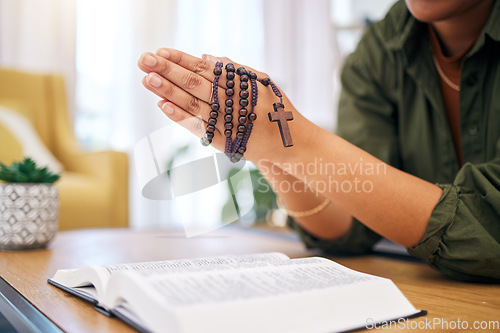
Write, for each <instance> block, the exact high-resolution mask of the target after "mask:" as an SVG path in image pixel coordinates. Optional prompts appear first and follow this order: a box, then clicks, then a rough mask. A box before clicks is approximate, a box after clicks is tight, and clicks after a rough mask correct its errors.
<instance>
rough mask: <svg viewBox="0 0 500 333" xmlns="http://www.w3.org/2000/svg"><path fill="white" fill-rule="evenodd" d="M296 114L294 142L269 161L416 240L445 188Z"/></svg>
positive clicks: (386, 232) (376, 224)
mask: <svg viewBox="0 0 500 333" xmlns="http://www.w3.org/2000/svg"><path fill="white" fill-rule="evenodd" d="M297 120H298V121H297V122H296V123H295V124H294V127H293V128H292V130H293V132H292V134H293V135H294V143H295V146H294V147H293V148H287V149H288V150H287V149H283V151H282V153H279V154H274V155H273V158H272V159H270V162H271V163H274V164H277V165H278V166H280V168H281V169H283V170H285V171H287V172H288V173H290V174H292V175H294V176H295V177H297V178H298V179H300V180H302V181H304V182H305V183H307V184H308V185H309V186H311V187H312V188H313V189H314V191H316V192H317V193H319V194H321V195H323V196H325V197H328V198H330V199H331V200H332V202H335V203H337V204H338V205H339V206H340V207H342V208H343V209H345V210H346V211H347V212H348V213H349V214H350V215H351V216H353V217H356V218H357V219H358V220H360V221H361V222H363V223H364V224H365V225H366V226H367V227H369V228H371V229H372V230H374V231H375V232H377V233H378V234H380V235H382V236H384V237H387V238H389V239H391V240H393V241H395V242H397V243H400V244H402V245H404V246H407V247H411V246H414V245H416V244H417V243H418V242H419V241H420V240H421V238H422V236H423V234H424V232H425V229H426V227H427V224H428V221H429V218H430V215H431V212H432V210H433V209H434V207H435V205H436V204H437V202H438V200H439V198H440V197H441V194H442V191H441V189H440V188H439V187H438V186H436V185H434V184H431V183H429V182H426V181H424V180H422V179H420V178H417V177H414V176H412V175H410V174H407V173H405V172H402V171H401V170H398V169H396V168H393V167H391V166H390V165H387V164H385V163H383V162H382V161H380V160H379V159H377V158H375V157H373V156H372V155H370V154H368V153H366V152H365V151H363V150H361V149H359V148H357V147H356V146H354V145H352V144H350V143H349V142H347V141H345V140H343V139H342V138H340V137H338V136H336V135H334V134H332V133H330V132H327V131H325V130H322V129H321V128H319V127H318V126H316V125H314V124H312V123H311V122H309V121H307V120H306V119H304V118H299V119H297ZM311 133H314V135H311Z"/></svg>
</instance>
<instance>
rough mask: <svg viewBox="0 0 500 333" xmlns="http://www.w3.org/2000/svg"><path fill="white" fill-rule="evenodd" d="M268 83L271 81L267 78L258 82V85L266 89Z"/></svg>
mask: <svg viewBox="0 0 500 333" xmlns="http://www.w3.org/2000/svg"><path fill="white" fill-rule="evenodd" d="M270 81H271V80H270V79H269V78H268V77H265V78H263V79H262V80H261V81H260V83H262V84H263V85H264V86H266V87H267V86H268V85H269V83H270Z"/></svg>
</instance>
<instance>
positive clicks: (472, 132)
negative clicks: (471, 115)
mask: <svg viewBox="0 0 500 333" xmlns="http://www.w3.org/2000/svg"><path fill="white" fill-rule="evenodd" d="M478 132H479V127H478V126H477V125H476V124H471V125H469V135H471V136H474V135H476V134H477V133H478Z"/></svg>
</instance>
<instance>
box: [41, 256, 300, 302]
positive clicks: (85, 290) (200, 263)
mask: <svg viewBox="0 0 500 333" xmlns="http://www.w3.org/2000/svg"><path fill="white" fill-rule="evenodd" d="M289 260H290V258H288V257H287V256H286V255H285V254H283V253H259V254H248V255H228V256H219V257H209V258H194V259H179V260H164V261H151V262H139V263H129V264H117V265H108V266H91V267H84V268H80V269H60V270H58V271H57V272H56V274H55V275H54V277H53V278H52V279H49V280H51V281H52V282H55V285H56V284H59V285H61V286H64V287H68V288H72V289H73V293H74V294H76V295H83V297H84V298H85V297H88V298H91V299H94V300H102V296H103V295H104V293H105V292H106V288H107V284H108V281H109V279H110V277H111V276H113V275H114V274H116V273H118V272H130V271H133V272H137V273H140V274H142V275H149V274H152V273H157V274H168V273H178V272H188V271H210V270H221V269H232V268H236V267H245V268H251V267H261V266H269V265H274V264H276V263H280V262H283V261H289ZM53 284H54V283H53ZM67 291H68V290H67Z"/></svg>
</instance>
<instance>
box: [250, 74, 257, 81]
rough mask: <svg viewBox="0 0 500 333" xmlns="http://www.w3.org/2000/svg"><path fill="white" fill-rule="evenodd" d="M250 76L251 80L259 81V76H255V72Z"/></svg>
mask: <svg viewBox="0 0 500 333" xmlns="http://www.w3.org/2000/svg"><path fill="white" fill-rule="evenodd" d="M248 76H250V80H257V74H255V73H254V72H250V74H248Z"/></svg>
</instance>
